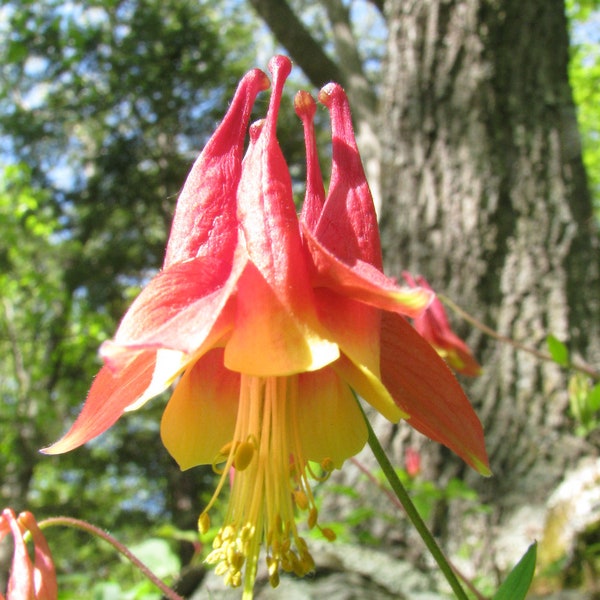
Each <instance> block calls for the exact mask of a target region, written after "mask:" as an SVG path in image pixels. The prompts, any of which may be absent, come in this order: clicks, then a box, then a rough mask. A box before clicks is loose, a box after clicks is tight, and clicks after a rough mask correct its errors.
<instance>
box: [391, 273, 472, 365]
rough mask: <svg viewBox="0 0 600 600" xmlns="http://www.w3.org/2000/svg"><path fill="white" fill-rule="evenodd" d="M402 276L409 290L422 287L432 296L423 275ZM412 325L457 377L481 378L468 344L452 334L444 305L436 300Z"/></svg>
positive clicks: (408, 274)
mask: <svg viewBox="0 0 600 600" xmlns="http://www.w3.org/2000/svg"><path fill="white" fill-rule="evenodd" d="M402 276H403V277H404V279H405V280H406V283H408V285H410V286H411V287H421V288H423V289H426V290H430V291H432V292H433V290H432V289H431V286H430V285H429V283H427V280H426V279H425V278H424V277H423V276H422V275H417V277H416V278H415V277H413V276H412V275H411V274H410V273H408V272H406V271H405V272H404V273H403V274H402ZM412 321H413V326H414V328H415V329H416V330H417V331H418V332H419V333H420V334H421V335H422V336H423V337H424V338H425V339H426V340H427V341H428V342H429V343H430V344H431V345H432V346H433V347H434V349H435V351H436V352H437V353H438V354H439V355H440V356H441V357H442V358H443V359H444V360H445V361H446V362H447V363H448V364H449V365H450V367H451V368H452V369H454V370H455V371H456V372H457V373H460V374H461V375H466V376H467V377H477V376H478V375H481V370H482V369H481V365H480V364H479V363H478V362H477V360H476V359H475V357H474V356H473V353H472V352H471V349H470V348H469V347H468V346H467V344H465V342H463V340H461V339H460V338H459V337H458V336H457V335H456V334H455V333H454V331H452V328H451V327H450V322H449V321H448V315H447V314H446V310H445V308H444V305H443V304H442V302H441V300H440V299H439V298H438V297H437V296H435V297H434V298H433V300H432V301H431V302H430V304H429V306H428V307H427V308H426V309H425V310H424V311H423V312H422V313H421V314H420V315H417V316H416V317H413V320H412Z"/></svg>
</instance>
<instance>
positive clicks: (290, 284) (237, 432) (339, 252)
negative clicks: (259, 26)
mask: <svg viewBox="0 0 600 600" xmlns="http://www.w3.org/2000/svg"><path fill="white" fill-rule="evenodd" d="M269 68H270V71H271V74H272V77H273V91H272V94H271V99H270V103H269V108H268V112H267V115H266V118H265V119H264V120H263V121H259V122H258V123H255V124H253V125H252V126H251V127H250V128H249V140H250V141H249V146H248V149H247V151H246V153H245V156H244V157H243V158H242V154H243V147H244V141H245V135H246V131H247V129H248V122H249V118H250V111H251V108H252V105H253V103H254V100H255V98H256V96H257V94H258V93H259V92H260V91H262V90H265V89H266V88H267V87H268V79H267V77H266V75H265V74H264V73H262V72H261V71H259V70H253V71H251V72H249V73H248V74H247V75H246V76H245V77H244V78H243V79H242V81H241V82H240V85H239V87H238V90H237V92H236V94H235V97H234V99H233V101H232V104H231V106H230V108H229V110H228V111H227V114H226V115H225V118H224V119H223V122H222V123H221V125H220V126H219V127H218V129H217V131H216V132H215V134H214V135H213V137H212V138H211V140H210V141H209V142H208V144H207V145H206V147H205V148H204V150H203V152H202V153H201V155H200V157H199V158H198V159H197V161H196V163H195V164H194V166H193V168H192V171H191V173H190V175H189V177H188V179H187V181H186V183H185V186H184V188H183V191H182V193H181V195H180V197H179V200H178V203H177V208H176V212H175V217H174V222H173V226H172V229H171V234H170V238H169V241H168V244H167V249H166V257H165V261H164V265H163V269H162V270H161V272H160V273H159V274H158V275H157V276H156V277H155V278H154V279H153V280H152V281H151V282H150V283H149V284H148V286H147V287H146V288H145V289H144V290H143V291H142V293H141V294H140V296H139V297H138V298H137V299H136V300H135V302H134V303H133V305H132V306H131V308H130V309H129V311H128V312H127V314H126V315H125V316H124V318H123V320H122V322H121V324H120V326H119V329H118V331H117V333H116V336H115V338H114V340H112V341H111V342H106V343H105V344H103V346H102V348H101V355H102V357H103V359H104V361H105V366H104V367H103V368H102V369H101V371H100V373H99V374H98V376H97V377H96V379H95V381H94V384H93V386H92V388H91V390H90V393H89V395H88V398H87V401H86V403H85V405H84V407H83V409H82V411H81V414H80V415H79V417H78V418H77V420H76V421H75V423H74V425H73V426H72V428H71V429H70V430H69V431H68V432H67V434H66V435H65V436H64V437H63V438H62V439H61V440H59V441H58V442H56V443H55V444H54V445H53V446H51V447H50V448H48V449H46V452H47V453H52V454H56V453H60V452H65V451H67V450H71V449H73V448H75V447H77V446H79V445H81V444H83V443H85V442H87V441H88V440H90V439H92V438H93V437H95V436H97V435H99V434H100V433H102V432H103V431H105V430H106V429H107V428H108V427H110V426H111V425H112V424H113V423H114V422H115V421H116V420H117V419H118V418H119V417H120V416H121V415H122V414H123V412H124V411H127V410H133V409H136V408H138V407H140V406H141V405H142V404H144V403H145V402H146V401H147V400H148V399H150V398H151V397H153V396H155V395H157V394H158V393H160V392H162V391H163V390H165V389H166V388H168V387H169V386H170V385H171V384H174V383H175V384H176V385H175V389H174V392H173V395H172V396H171V399H170V400H169V403H168V404H167V407H166V409H165V412H164V415H163V418H162V424H161V436H162V440H163V443H164V444H165V446H166V447H167V449H168V450H169V452H170V453H171V454H172V455H173V457H174V458H175V460H176V461H177V462H178V463H179V465H180V466H181V468H182V469H188V468H190V467H193V466H195V465H200V464H213V465H215V466H216V465H221V466H220V470H221V472H222V474H223V475H222V478H221V480H220V483H219V484H218V486H217V490H216V492H215V496H214V498H216V496H217V494H218V493H219V491H220V490H221V488H222V487H223V485H225V482H226V481H229V480H230V479H231V481H232V490H231V498H230V502H229V508H228V513H227V517H226V522H225V524H224V526H223V527H222V528H221V530H220V532H219V534H218V535H217V538H216V540H215V544H214V550H213V552H212V553H211V555H210V556H209V557H208V562H210V563H217V571H218V572H220V573H222V574H223V575H224V576H225V579H226V581H227V582H228V583H230V584H231V585H233V586H238V585H243V586H244V595H245V597H251V595H252V588H253V584H254V578H255V575H256V568H257V562H258V557H259V552H260V547H261V545H262V543H263V542H264V545H265V546H266V561H267V565H268V571H269V577H270V580H271V583H272V584H273V585H276V584H277V582H278V577H279V575H278V573H279V570H280V568H283V569H284V570H286V571H293V572H295V573H297V574H298V575H303V574H305V573H306V572H308V571H310V570H311V569H312V568H313V561H312V558H311V556H310V553H309V551H308V548H307V545H306V543H305V541H304V539H303V538H302V537H301V536H300V534H299V532H298V529H297V525H296V513H297V512H301V513H304V514H305V516H306V521H307V523H308V527H318V515H317V508H316V506H315V501H314V498H313V495H312V492H311V486H310V475H311V471H310V462H316V463H318V464H320V465H321V468H322V469H323V470H325V471H327V472H328V471H331V470H332V469H334V468H339V467H341V466H342V464H343V462H344V461H345V460H346V459H347V458H349V457H350V456H353V455H354V454H356V453H357V452H358V451H359V450H361V448H362V447H363V446H364V444H365V442H366V439H367V429H366V426H365V423H364V418H363V415H362V413H361V411H360V409H359V407H358V405H357V402H356V399H355V397H354V393H356V394H358V395H359V396H361V397H362V398H364V399H365V400H366V401H367V402H368V403H370V404H371V405H372V406H373V407H374V408H376V409H377V410H378V411H379V412H381V413H382V414H383V415H385V416H386V417H387V418H388V419H390V420H391V421H394V422H396V421H398V420H400V419H403V418H404V419H406V420H408V422H409V423H410V424H411V425H412V426H413V427H415V428H416V429H418V430H420V431H422V432H423V433H425V434H426V435H428V436H429V437H430V438H432V439H434V440H437V441H439V442H441V443H443V444H446V445H447V446H448V447H449V448H451V449H453V450H454V451H455V452H456V453H457V454H459V455H460V456H461V457H462V458H463V459H464V460H465V461H466V462H467V463H468V464H470V465H471V466H472V467H474V468H475V469H477V470H478V471H480V472H481V473H484V474H487V473H489V468H488V463H487V457H486V452H485V447H484V442H483V434H482V428H481V424H480V422H479V420H478V418H477V416H476V415H475V413H474V412H473V409H472V408H471V406H470V404H469V402H468V400H467V398H466V397H465V395H464V393H463V391H462V390H461V388H460V386H459V385H458V383H457V382H456V380H455V378H454V376H453V375H452V374H451V373H450V371H449V370H448V368H447V367H446V365H445V364H444V362H443V361H442V360H441V359H440V358H439V356H438V355H437V354H436V352H435V351H434V350H433V349H432V348H431V346H430V345H429V344H428V343H427V342H426V341H425V340H424V339H423V338H422V337H421V335H419V334H418V333H417V332H416V331H415V330H414V329H413V328H412V327H411V326H410V325H409V324H408V322H407V321H406V319H405V317H407V316H408V317H416V316H417V315H419V314H420V313H421V312H422V311H423V310H424V309H425V308H426V307H427V305H428V303H429V302H430V301H431V297H432V294H431V292H430V291H428V290H425V289H422V288H418V287H417V288H402V287H399V286H398V285H397V284H396V283H395V281H394V280H392V279H390V278H388V277H386V276H385V275H384V274H383V272H382V258H381V248H380V241H379V233H378V227H377V221H376V216H375V211H374V208H373V202H372V199H371V194H370V191H369V187H368V185H367V181H366V178H365V175H364V172H363V169H362V166H361V161H360V156H359V153H358V150H357V147H356V143H355V140H354V134H353V130H352V123H351V116H350V109H349V106H348V101H347V99H346V96H345V94H344V92H343V90H342V88H341V87H340V86H338V85H336V84H329V85H327V86H325V87H324V88H323V89H322V90H321V92H320V94H319V100H320V101H321V102H322V103H323V104H324V105H325V106H326V107H327V108H328V109H329V112H330V115H331V126H332V139H333V142H332V152H333V156H332V159H333V168H332V174H331V180H330V184H329V191H328V194H327V197H325V193H324V188H323V182H322V179H321V174H320V172H319V167H318V162H317V156H316V145H315V137H314V132H313V117H314V114H315V110H316V105H315V102H314V100H313V99H312V98H311V97H310V96H309V95H308V94H307V93H304V92H300V93H299V95H298V96H297V97H296V102H295V107H296V112H297V113H298V115H299V116H300V118H301V120H302V122H303V126H304V130H305V139H306V146H307V173H308V174H307V189H306V198H305V202H304V207H303V210H302V213H301V215H300V217H298V215H297V214H296V210H295V207H294V202H293V198H292V185H291V179H290V174H289V170H288V167H287V165H286V162H285V160H284V158H283V155H282V153H281V150H280V148H279V144H278V141H277V136H276V125H277V117H278V111H279V105H280V100H281V97H282V92H283V86H284V83H285V80H286V78H287V76H288V74H289V72H290V69H291V63H290V61H289V60H288V59H287V58H285V57H282V56H277V57H275V58H274V59H272V60H271V62H270V64H269ZM230 473H232V474H233V475H232V477H231V478H230V477H229V474H230ZM214 498H213V501H214ZM213 501H211V503H210V504H209V507H208V508H207V509H206V510H205V511H204V512H203V513H202V515H201V516H200V520H199V523H200V528H201V529H204V528H206V527H207V526H208V523H209V517H208V509H209V508H210V505H212V502H213ZM322 531H323V533H324V535H325V536H326V537H329V538H331V537H332V536H333V534H332V533H331V532H330V531H329V530H327V529H322Z"/></svg>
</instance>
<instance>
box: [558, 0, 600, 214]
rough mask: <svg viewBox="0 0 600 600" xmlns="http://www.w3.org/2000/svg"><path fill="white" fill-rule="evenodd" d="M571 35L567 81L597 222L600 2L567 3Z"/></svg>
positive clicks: (580, 0) (599, 194) (599, 199)
mask: <svg viewBox="0 0 600 600" xmlns="http://www.w3.org/2000/svg"><path fill="white" fill-rule="evenodd" d="M566 6H567V15H568V17H569V23H570V31H571V60H570V62H569V78H570V80H571V86H572V87H573V95H574V97H575V104H576V105H577V119H578V122H579V129H580V131H581V138H582V144H583V162H584V164H585V167H586V170H587V174H588V182H589V186H590V193H591V194H592V198H593V200H594V206H595V207H596V214H597V215H598V218H600V2H599V1H598V0H567V2H566Z"/></svg>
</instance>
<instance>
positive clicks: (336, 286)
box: [302, 226, 433, 317]
mask: <svg viewBox="0 0 600 600" xmlns="http://www.w3.org/2000/svg"><path fill="white" fill-rule="evenodd" d="M302 233H303V235H304V239H305V241H306V242H307V246H308V249H309V252H310V255H311V258H312V261H313V266H314V271H313V286H314V287H319V286H322V287H328V288H331V289H333V290H335V291H336V292H338V293H339V294H340V295H345V296H348V297H350V298H352V299H354V300H359V301H361V302H364V303H366V304H370V305H372V306H376V307H377V308H381V309H383V310H389V311H392V312H397V313H398V314H401V315H405V316H407V317H415V316H417V315H419V314H421V313H422V312H423V309H425V307H426V306H427V305H428V304H429V302H430V301H431V299H432V297H433V293H432V292H430V291H428V290H424V289H423V288H406V287H400V286H398V285H397V284H396V282H395V281H394V280H393V279H391V278H389V277H386V276H385V275H384V274H383V273H382V272H381V270H379V269H377V268H376V267H374V266H373V265H370V264H369V263H367V262H364V261H362V260H358V259H355V260H354V261H353V263H352V264H346V263H345V262H342V260H340V259H339V258H338V257H336V256H335V255H334V254H333V253H332V252H330V251H329V250H328V249H327V248H325V247H324V246H323V245H322V244H321V243H320V242H319V241H317V239H316V238H315V236H313V235H312V234H311V233H310V232H309V231H308V229H307V228H306V227H304V226H303V228H302Z"/></svg>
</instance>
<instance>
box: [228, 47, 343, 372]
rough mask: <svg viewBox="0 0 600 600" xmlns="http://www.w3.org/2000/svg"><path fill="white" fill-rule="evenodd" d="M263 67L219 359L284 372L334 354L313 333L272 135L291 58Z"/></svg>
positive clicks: (302, 262)
mask: <svg viewBox="0 0 600 600" xmlns="http://www.w3.org/2000/svg"><path fill="white" fill-rule="evenodd" d="M269 68H270V69H271V71H272V73H273V93H272V94H271V100H270V104H269V111H268V113H267V117H266V119H265V121H264V122H262V123H261V124H260V125H259V126H256V127H254V128H252V130H251V143H250V146H249V148H248V153H247V154H246V157H245V158H244V163H243V167H242V177H241V180H240V185H239V187H238V219H239V223H240V243H241V244H242V243H243V246H244V248H245V251H246V253H247V256H248V260H249V262H250V263H251V264H250V265H248V266H247V267H246V269H245V271H244V274H243V276H242V277H241V279H240V281H239V285H238V290H237V316H236V323H235V326H234V328H233V330H232V334H231V338H230V339H229V341H228V343H227V346H226V350H225V364H226V366H227V368H229V369H231V370H236V371H241V372H245V373H252V374H255V375H259V374H260V375H277V374H279V375H285V374H290V373H295V372H300V371H305V370H307V369H315V368H319V367H321V366H323V365H325V364H328V363H329V362H331V361H333V360H335V359H336V358H337V357H338V356H339V353H338V350H337V346H336V345H335V344H332V343H329V342H327V341H326V340H323V339H322V335H321V333H320V331H319V329H320V328H319V324H318V321H317V318H316V310H315V306H314V298H313V295H312V287H311V283H310V279H309V277H308V269H307V264H306V254H305V252H304V250H303V248H302V241H301V238H300V228H299V223H298V217H297V215H296V208H295V206H294V201H293V196H292V184H291V178H290V174H289V171H288V168H287V165H286V162H285V159H284V157H283V154H282V153H281V149H280V147H279V144H278V142H277V138H276V125H277V114H278V110H279V104H280V101H281V95H282V91H283V86H284V83H285V78H286V77H287V75H288V74H289V72H290V69H291V63H290V62H289V60H288V59H287V58H285V57H282V56H279V57H275V58H274V59H273V60H272V61H271V63H270V64H269ZM258 344H260V346H261V352H257V351H256V348H257V345H258ZM275 359H276V360H275Z"/></svg>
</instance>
